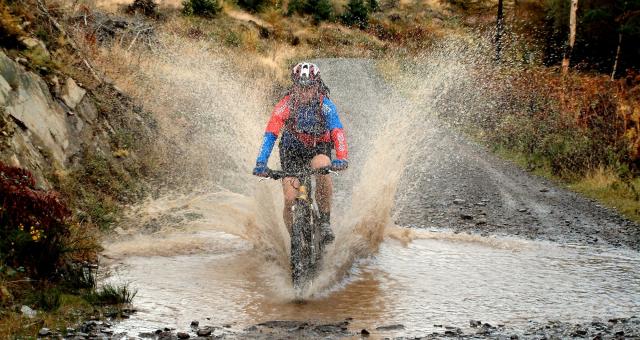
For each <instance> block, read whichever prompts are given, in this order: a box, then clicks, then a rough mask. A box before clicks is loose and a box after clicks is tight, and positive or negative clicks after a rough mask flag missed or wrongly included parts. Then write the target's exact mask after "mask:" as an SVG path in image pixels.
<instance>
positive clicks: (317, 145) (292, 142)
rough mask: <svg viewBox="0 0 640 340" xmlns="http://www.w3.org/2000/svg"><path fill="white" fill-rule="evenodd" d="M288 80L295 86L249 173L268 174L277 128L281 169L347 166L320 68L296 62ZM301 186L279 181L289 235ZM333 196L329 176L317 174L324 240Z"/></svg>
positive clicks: (275, 112)
mask: <svg viewBox="0 0 640 340" xmlns="http://www.w3.org/2000/svg"><path fill="white" fill-rule="evenodd" d="M291 80H292V81H293V86H292V87H291V89H290V90H289V92H288V94H287V95H285V96H284V98H282V99H281V100H280V101H279V102H278V104H276V106H275V108H274V109H273V112H272V113H271V119H270V120H269V123H268V124H267V128H266V130H265V134H264V139H263V141H262V147H261V148H260V154H259V155H258V158H257V160H256V167H255V168H254V169H253V174H254V175H256V176H261V177H266V176H267V161H268V159H269V155H270V154H271V150H272V149H273V145H274V144H275V141H276V139H277V137H278V135H279V134H280V132H282V137H281V139H280V144H279V149H280V163H281V166H282V170H284V171H290V172H299V171H301V170H302V169H304V168H305V167H307V166H309V165H310V166H311V168H313V169H318V168H324V167H328V166H331V169H332V170H344V169H346V168H347V166H348V164H349V163H348V161H347V156H348V151H347V141H346V139H345V136H344V131H343V129H342V123H341V122H340V118H339V117H338V110H337V109H336V106H335V105H334V104H333V102H332V101H331V100H330V99H329V97H328V92H329V91H328V88H327V87H326V85H325V84H324V82H323V81H322V79H321V78H320V69H319V68H318V66H317V65H315V64H312V63H306V62H304V63H299V64H297V65H296V66H294V67H293V69H292V70H291ZM331 142H333V148H334V149H335V151H336V158H335V159H333V160H331V149H332V145H331ZM299 185H300V183H299V182H298V180H297V179H296V178H294V177H286V178H284V179H283V181H282V189H283V192H284V211H283V217H284V222H285V224H286V225H287V229H288V230H289V234H291V225H292V224H293V216H292V213H291V208H292V206H293V203H294V200H295V198H296V193H297V190H296V188H297V187H298V186H299ZM332 194H333V182H332V179H331V176H330V175H318V176H316V202H317V203H318V209H319V212H320V216H319V218H320V223H319V224H320V235H321V236H320V237H321V240H322V242H323V243H331V242H332V241H333V240H334V238H335V236H334V235H333V232H332V231H331V226H330V212H331V196H332Z"/></svg>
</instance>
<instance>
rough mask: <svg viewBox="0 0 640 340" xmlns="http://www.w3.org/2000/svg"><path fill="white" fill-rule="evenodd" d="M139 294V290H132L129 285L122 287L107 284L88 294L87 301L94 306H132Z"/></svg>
mask: <svg viewBox="0 0 640 340" xmlns="http://www.w3.org/2000/svg"><path fill="white" fill-rule="evenodd" d="M137 293H138V290H137V289H131V287H129V284H127V283H125V284H122V285H113V284H106V285H104V286H102V287H101V288H99V289H97V290H95V291H92V292H90V293H88V294H86V295H85V300H87V301H88V302H89V303H90V304H92V305H120V304H130V303H131V302H132V301H133V298H134V297H135V296H136V294H137Z"/></svg>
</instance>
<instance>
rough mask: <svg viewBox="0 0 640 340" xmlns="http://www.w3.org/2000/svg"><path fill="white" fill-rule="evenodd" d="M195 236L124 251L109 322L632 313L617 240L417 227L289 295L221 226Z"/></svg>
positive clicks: (631, 258)
mask: <svg viewBox="0 0 640 340" xmlns="http://www.w3.org/2000/svg"><path fill="white" fill-rule="evenodd" d="M199 236H200V237H203V238H208V239H210V240H212V242H217V243H218V244H219V245H222V246H221V247H220V248H218V249H217V250H216V251H210V252H206V253H200V254H189V255H179V256H131V257H127V258H125V259H123V260H122V261H121V262H119V264H117V265H115V266H114V267H113V268H114V275H113V276H112V277H111V280H116V281H126V282H129V283H130V284H131V285H132V286H133V287H135V288H137V289H138V295H137V296H136V299H135V306H136V307H137V308H138V313H136V314H134V315H133V316H132V317H131V318H130V319H128V320H125V321H123V322H121V323H119V324H118V325H117V329H118V330H121V331H128V332H129V334H132V335H135V334H137V333H138V332H142V331H153V330H155V329H158V328H164V327H174V328H176V329H178V330H181V329H183V330H186V329H188V326H189V324H190V322H191V321H192V320H199V321H200V324H201V325H203V324H210V325H218V326H221V325H225V324H228V325H230V326H231V329H232V330H241V329H242V328H244V327H246V326H249V325H252V324H256V323H260V322H264V321H269V320H317V321H327V322H334V321H340V320H343V319H345V318H349V317H350V318H353V321H352V327H353V328H354V329H359V328H367V329H371V330H374V329H375V328H376V327H380V326H385V325H391V324H402V325H404V326H405V329H404V330H396V331H393V332H392V333H393V335H410V336H414V335H415V336H419V335H426V334H429V333H431V332H432V331H434V330H438V329H440V330H441V329H442V328H439V327H437V325H442V326H447V325H453V326H457V327H459V326H464V325H468V324H469V320H470V319H474V320H477V319H479V320H482V321H483V322H489V323H491V324H494V325H497V324H505V325H506V326H507V327H512V328H514V329H519V328H523V327H525V326H526V325H527V324H528V323H529V322H530V321H531V320H533V321H547V320H555V319H558V320H563V321H575V322H584V321H590V320H591V319H592V318H593V317H594V316H598V317H605V318H606V317H619V316H629V315H633V314H637V313H640V272H639V271H638V268H640V257H638V254H637V253H635V252H633V251H628V250H620V249H604V248H602V249H598V248H585V247H581V246H558V245H555V244H551V243H541V242H533V241H522V240H515V239H498V238H481V237H474V236H468V235H463V234H452V233H447V232H421V233H417V234H415V235H414V236H413V238H414V239H413V240H412V241H410V242H409V243H406V244H405V243H403V242H399V241H397V240H394V239H392V238H389V239H388V240H387V241H385V242H384V243H383V244H382V245H381V248H380V251H379V253H378V254H377V255H375V256H372V257H370V258H367V259H363V260H360V261H358V262H357V263H356V264H355V266H354V267H353V268H352V269H351V272H350V275H349V276H348V277H347V278H346V279H344V280H343V281H342V282H339V283H338V284H336V285H335V286H333V287H331V288H330V289H329V290H326V291H323V292H319V293H318V294H316V295H315V296H314V297H312V298H310V299H309V300H307V301H306V302H304V303H299V302H295V301H293V300H292V298H291V296H288V292H286V291H285V292H283V291H279V290H280V289H279V288H278V286H279V285H280V283H279V282H278V278H274V277H273V276H269V275H268V273H267V272H266V270H265V268H264V263H263V262H262V261H256V257H257V254H256V253H255V252H254V251H253V250H252V247H250V246H249V245H248V244H247V243H246V242H245V241H243V240H242V239H240V238H238V237H235V236H231V235H228V234H225V233H204V234H202V235H199ZM338 242H340V240H338ZM463 328H464V327H463ZM387 333H388V332H387Z"/></svg>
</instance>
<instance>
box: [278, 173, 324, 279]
mask: <svg viewBox="0 0 640 340" xmlns="http://www.w3.org/2000/svg"><path fill="white" fill-rule="evenodd" d="M332 172H333V171H331V170H330V167H326V168H320V169H311V168H307V169H304V170H302V171H300V172H288V171H279V170H267V177H268V178H271V179H275V180H279V179H282V178H285V177H294V178H297V179H298V181H299V186H298V187H297V188H296V189H297V190H298V194H297V196H296V199H295V202H294V204H293V207H292V209H293V224H292V226H291V279H292V281H293V287H294V288H295V289H296V291H297V292H300V291H301V290H302V289H303V288H304V286H305V284H307V283H310V282H311V281H312V280H313V278H314V277H315V275H316V273H317V270H318V268H320V262H321V260H322V253H323V252H324V244H323V243H322V242H321V237H320V226H319V225H318V223H319V222H318V221H319V212H318V207H317V205H316V204H315V201H314V197H315V195H314V188H313V186H312V184H313V183H312V181H311V177H312V176H314V175H327V174H329V173H332Z"/></svg>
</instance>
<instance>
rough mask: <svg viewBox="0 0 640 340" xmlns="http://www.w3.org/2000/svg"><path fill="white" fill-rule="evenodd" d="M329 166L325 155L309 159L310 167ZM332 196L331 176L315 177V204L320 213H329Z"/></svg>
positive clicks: (329, 163) (328, 159)
mask: <svg viewBox="0 0 640 340" xmlns="http://www.w3.org/2000/svg"><path fill="white" fill-rule="evenodd" d="M330 165H331V159H330V158H329V157H328V156H327V155H323V154H319V155H316V156H315V157H313V159H311V167H312V168H314V169H319V168H324V167H327V166H330ZM332 195H333V181H332V179H331V175H318V176H316V202H318V208H319V209H320V212H322V213H330V212H331V196H332Z"/></svg>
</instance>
